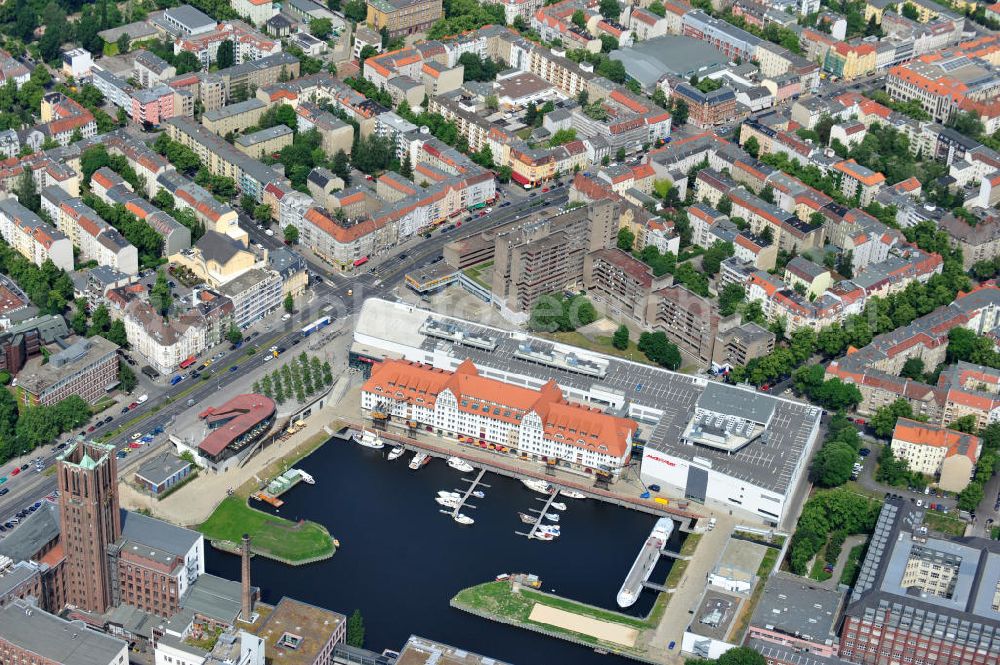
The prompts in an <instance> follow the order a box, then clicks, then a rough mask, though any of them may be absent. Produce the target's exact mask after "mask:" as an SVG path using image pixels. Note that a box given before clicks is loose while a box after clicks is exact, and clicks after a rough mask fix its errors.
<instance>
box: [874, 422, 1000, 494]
mask: <svg viewBox="0 0 1000 665" xmlns="http://www.w3.org/2000/svg"><path fill="white" fill-rule="evenodd" d="M982 445H983V444H982V440H981V439H980V438H979V437H978V436H973V435H972V434H966V433H965V432H959V431H958V430H953V429H948V428H947V427H941V426H940V425H930V424H928V423H924V422H919V421H916V420H910V419H909V418H900V419H899V420H898V421H897V422H896V429H895V430H893V433H892V453H893V454H894V455H895V456H896V457H898V458H900V459H904V460H906V462H907V464H908V465H909V467H910V470H911V471H916V472H917V473H923V474H924V475H927V476H939V477H940V478H939V481H938V487H940V488H941V489H943V490H947V491H949V492H961V491H962V490H963V489H965V486H966V485H968V484H969V479H970V477H971V476H972V468H973V467H974V466H975V464H976V462H977V461H978V460H979V453H980V452H981V450H982Z"/></svg>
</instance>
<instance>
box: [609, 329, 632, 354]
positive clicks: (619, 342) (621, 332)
mask: <svg viewBox="0 0 1000 665" xmlns="http://www.w3.org/2000/svg"><path fill="white" fill-rule="evenodd" d="M628 337H629V333H628V327H626V326H625V325H624V324H622V325H620V326H618V330H616V331H615V334H614V335H613V336H612V337H611V344H612V346H614V347H615V348H616V349H618V350H619V351H624V350H625V349H627V348H628Z"/></svg>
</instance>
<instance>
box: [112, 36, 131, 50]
mask: <svg viewBox="0 0 1000 665" xmlns="http://www.w3.org/2000/svg"><path fill="white" fill-rule="evenodd" d="M131 41H132V40H131V39H129V36H128V33H127V32H123V33H122V34H120V35H118V39H117V40H116V41H115V45H116V46H117V47H118V53H119V54H121V55H124V54H126V53H128V47H129V45H130V44H131Z"/></svg>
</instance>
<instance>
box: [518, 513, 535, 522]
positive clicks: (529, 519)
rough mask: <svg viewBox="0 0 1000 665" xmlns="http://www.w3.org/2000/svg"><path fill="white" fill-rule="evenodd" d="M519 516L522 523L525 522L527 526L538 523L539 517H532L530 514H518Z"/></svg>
mask: <svg viewBox="0 0 1000 665" xmlns="http://www.w3.org/2000/svg"><path fill="white" fill-rule="evenodd" d="M517 515H518V517H520V518H521V521H522V522H524V523H525V524H534V523H535V522H537V521H538V518H537V517H532V516H531V515H529V514H528V513H518V514H517Z"/></svg>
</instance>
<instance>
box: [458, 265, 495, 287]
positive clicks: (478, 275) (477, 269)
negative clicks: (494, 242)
mask: <svg viewBox="0 0 1000 665" xmlns="http://www.w3.org/2000/svg"><path fill="white" fill-rule="evenodd" d="M492 267H493V262H492V261H486V262H485V263H479V264H477V265H474V266H469V267H468V268H466V269H465V270H464V271H463V272H464V273H465V274H466V276H468V277H469V279H471V280H472V281H474V282H475V283H476V284H478V285H479V286H481V287H483V288H484V289H489V288H492V287H491V286H490V284H488V283H487V282H486V280H485V279H483V277H482V274H483V273H484V272H486V271H487V270H489V269H490V268H492Z"/></svg>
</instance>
